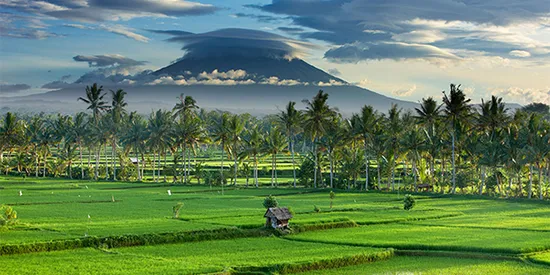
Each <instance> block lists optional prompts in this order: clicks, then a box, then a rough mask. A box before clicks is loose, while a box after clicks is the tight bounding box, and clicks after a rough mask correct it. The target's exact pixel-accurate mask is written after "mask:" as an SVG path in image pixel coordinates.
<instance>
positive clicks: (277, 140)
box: [264, 127, 287, 187]
mask: <svg viewBox="0 0 550 275" xmlns="http://www.w3.org/2000/svg"><path fill="white" fill-rule="evenodd" d="M264 146H265V150H264V151H265V152H266V153H268V154H270V155H271V187H273V180H274V179H275V186H276V187H278V186H279V185H278V183H277V154H280V153H282V152H283V151H284V149H285V148H286V146H287V142H286V141H285V136H284V134H283V133H282V132H281V130H280V129H279V127H272V128H271V130H270V131H269V133H267V134H266V137H265V145H264Z"/></svg>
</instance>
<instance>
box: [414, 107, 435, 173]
mask: <svg viewBox="0 0 550 275" xmlns="http://www.w3.org/2000/svg"><path fill="white" fill-rule="evenodd" d="M440 109H441V105H438V104H437V102H436V101H435V100H434V99H433V98H432V97H428V98H423V99H422V102H421V103H420V108H415V111H416V114H417V116H416V119H417V120H418V122H419V124H420V125H422V126H423V127H424V129H425V130H424V134H425V135H426V138H427V151H428V155H429V160H430V175H431V177H432V181H433V180H434V176H435V154H436V153H437V150H438V148H439V145H440V142H439V141H438V138H437V133H436V123H437V122H438V121H439V119H440V117H441V116H440V112H441V111H440Z"/></svg>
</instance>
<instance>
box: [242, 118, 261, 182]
mask: <svg viewBox="0 0 550 275" xmlns="http://www.w3.org/2000/svg"><path fill="white" fill-rule="evenodd" d="M263 142H264V136H263V134H262V132H261V131H260V130H259V129H258V125H254V126H252V128H251V129H250V130H249V131H248V135H247V137H246V138H245V148H244V151H243V154H246V155H247V156H249V157H250V156H251V157H252V162H253V163H254V173H253V174H254V185H256V188H258V187H259V185H258V159H259V157H260V154H261V153H262V152H263Z"/></svg>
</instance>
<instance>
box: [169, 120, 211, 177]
mask: <svg viewBox="0 0 550 275" xmlns="http://www.w3.org/2000/svg"><path fill="white" fill-rule="evenodd" d="M173 134H174V138H175V144H176V146H179V147H180V148H181V158H182V172H183V175H182V178H181V182H182V183H184V182H185V183H187V182H188V177H189V169H187V168H186V155H187V154H186V153H187V149H188V148H190V149H193V148H194V147H195V146H196V145H197V144H198V143H199V142H201V141H204V140H205V136H206V132H205V129H204V127H203V123H202V121H201V120H200V119H199V118H198V117H196V116H195V117H188V118H187V119H180V120H179V121H178V122H176V123H175V125H174V132H173Z"/></svg>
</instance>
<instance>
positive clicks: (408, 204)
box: [403, 194, 416, 210]
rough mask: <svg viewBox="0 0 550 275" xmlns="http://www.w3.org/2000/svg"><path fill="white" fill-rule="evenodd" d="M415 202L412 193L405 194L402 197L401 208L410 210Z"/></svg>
mask: <svg viewBox="0 0 550 275" xmlns="http://www.w3.org/2000/svg"><path fill="white" fill-rule="evenodd" d="M415 204H416V200H415V198H414V197H413V196H412V195H410V194H407V195H405V198H404V199H403V209H405V210H411V209H413V207H414V205H415Z"/></svg>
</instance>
